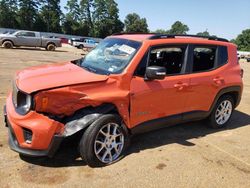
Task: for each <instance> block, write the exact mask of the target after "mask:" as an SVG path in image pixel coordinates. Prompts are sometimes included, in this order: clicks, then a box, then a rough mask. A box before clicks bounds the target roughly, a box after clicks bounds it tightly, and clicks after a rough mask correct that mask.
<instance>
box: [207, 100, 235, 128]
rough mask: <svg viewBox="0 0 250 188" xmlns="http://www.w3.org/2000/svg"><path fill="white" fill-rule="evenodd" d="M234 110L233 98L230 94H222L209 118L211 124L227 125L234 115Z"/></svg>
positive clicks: (220, 126) (213, 125)
mask: <svg viewBox="0 0 250 188" xmlns="http://www.w3.org/2000/svg"><path fill="white" fill-rule="evenodd" d="M233 110H234V100H233V98H232V97H231V96H230V95H224V96H222V97H221V98H220V99H219V100H218V102H217V103H216V105H215V107H214V109H213V111H212V113H211V114H210V116H209V118H208V123H209V126H210V127H212V128H222V127H225V126H226V124H227V122H228V121H229V119H230V118H231V116H232V113H233Z"/></svg>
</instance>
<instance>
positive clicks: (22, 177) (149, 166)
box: [0, 48, 250, 187]
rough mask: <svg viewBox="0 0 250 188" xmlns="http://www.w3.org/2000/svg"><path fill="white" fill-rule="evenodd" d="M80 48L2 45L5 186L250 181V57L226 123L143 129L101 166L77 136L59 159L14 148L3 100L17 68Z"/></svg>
mask: <svg viewBox="0 0 250 188" xmlns="http://www.w3.org/2000/svg"><path fill="white" fill-rule="evenodd" d="M81 52H82V51H80V50H75V49H72V48H61V49H60V51H57V52H47V51H44V50H39V49H32V50H31V49H12V50H6V49H2V48H0V81H1V82H0V84H1V85H0V86H1V87H0V88H1V89H0V107H1V109H0V118H1V120H0V122H1V126H0V175H1V176H0V186H1V187H44V186H48V187H58V186H60V187H118V186H119V187H120V186H122V187H250V63H241V65H242V68H243V69H244V71H245V74H244V84H245V85H244V86H245V88H244V93H243V98H242V101H241V104H240V106H239V107H238V108H237V110H236V111H235V113H234V115H233V117H232V119H231V122H230V124H229V126H228V128H226V129H222V130H211V129H209V128H207V127H205V126H204V125H203V124H202V123H201V122H196V123H189V124H184V125H177V126H175V127H170V128H166V129H163V130H159V131H155V132H152V133H147V134H144V135H140V136H137V137H135V138H134V139H133V141H132V144H131V148H130V150H129V151H128V153H127V155H126V157H125V158H124V159H122V160H121V161H120V162H118V163H116V164H114V165H111V166H108V167H105V168H97V169H93V168H89V167H88V166H86V165H85V163H84V162H83V161H82V160H81V159H80V158H79V156H78V155H77V153H76V152H74V151H75V148H76V144H74V140H69V141H68V142H65V143H64V144H63V148H61V150H60V151H59V152H58V154H57V155H56V156H55V158H54V159H47V158H39V159H38V158H35V159H32V158H23V157H20V156H19V155H18V154H17V153H15V152H13V151H11V150H10V149H9V147H8V142H7V128H5V127H4V122H3V115H2V106H3V105H4V103H5V99H6V95H7V93H8V91H9V90H10V88H11V82H12V77H13V74H14V72H15V71H16V70H18V69H23V68H25V67H28V66H34V65H38V64H44V63H56V62H64V61H68V60H71V59H77V58H78V57H80V54H81ZM72 145H73V146H72Z"/></svg>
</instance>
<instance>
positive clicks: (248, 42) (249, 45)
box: [233, 29, 250, 51]
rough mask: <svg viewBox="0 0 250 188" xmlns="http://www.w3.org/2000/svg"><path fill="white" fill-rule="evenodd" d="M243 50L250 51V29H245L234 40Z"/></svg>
mask: <svg viewBox="0 0 250 188" xmlns="http://www.w3.org/2000/svg"><path fill="white" fill-rule="evenodd" d="M233 42H235V44H237V45H238V49H239V50H241V51H250V29H246V30H243V31H242V33H241V34H239V35H238V36H237V38H236V39H235V40H234V41H233Z"/></svg>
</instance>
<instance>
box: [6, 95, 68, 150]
mask: <svg viewBox="0 0 250 188" xmlns="http://www.w3.org/2000/svg"><path fill="white" fill-rule="evenodd" d="M6 106H7V114H8V121H9V122H10V123H11V125H12V128H13V131H14V133H15V135H16V138H17V141H18V143H19V145H20V146H21V147H23V148H32V149H37V150H45V149H47V148H48V146H49V144H50V142H51V139H52V137H53V136H54V134H60V133H62V132H63V130H64V125H63V124H61V123H59V122H57V121H54V120H52V119H50V118H48V117H47V116H44V115H42V114H39V113H37V112H35V111H30V112H29V113H28V114H26V115H25V116H22V115H19V114H18V113H16V111H15V108H14V106H13V102H12V97H11V94H10V95H9V97H8V98H7V102H6ZM22 128H27V129H30V130H32V133H33V137H32V143H31V144H27V143H26V142H25V140H24V137H23V130H22Z"/></svg>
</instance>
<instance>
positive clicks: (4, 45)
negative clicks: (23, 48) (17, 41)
mask: <svg viewBox="0 0 250 188" xmlns="http://www.w3.org/2000/svg"><path fill="white" fill-rule="evenodd" d="M3 47H4V48H8V49H10V48H13V43H12V42H11V41H5V42H4V43H3Z"/></svg>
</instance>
